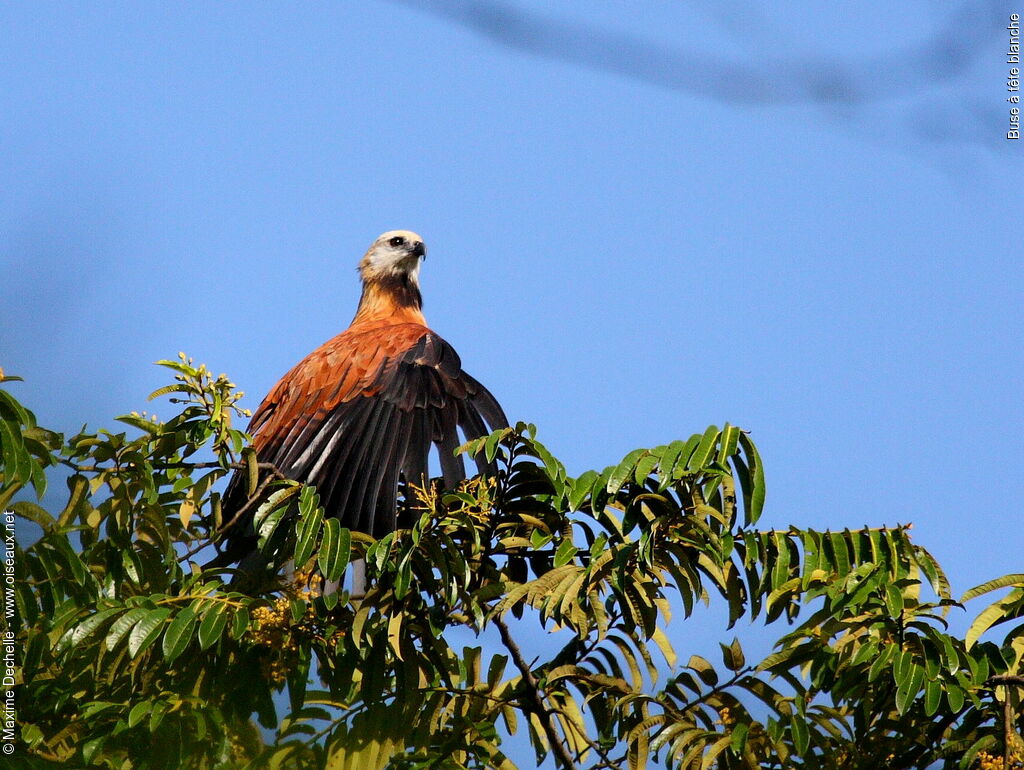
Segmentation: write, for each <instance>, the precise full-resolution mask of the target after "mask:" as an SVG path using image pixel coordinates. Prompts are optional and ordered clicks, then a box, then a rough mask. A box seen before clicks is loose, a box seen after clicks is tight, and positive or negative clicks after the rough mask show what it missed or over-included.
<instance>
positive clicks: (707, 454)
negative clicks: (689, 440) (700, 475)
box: [686, 425, 719, 471]
mask: <svg viewBox="0 0 1024 770" xmlns="http://www.w3.org/2000/svg"><path fill="white" fill-rule="evenodd" d="M718 435H719V431H718V426H717V425H709V426H708V427H707V429H706V430H705V431H704V435H703V436H701V438H700V443H699V444H697V448H696V449H694V450H693V454H692V455H690V459H689V461H687V463H686V468H687V470H690V471H698V470H701V469H703V468H705V467H707V464H708V460H709V459H710V458H711V453H712V452H713V451H714V449H715V443H716V441H717V440H718Z"/></svg>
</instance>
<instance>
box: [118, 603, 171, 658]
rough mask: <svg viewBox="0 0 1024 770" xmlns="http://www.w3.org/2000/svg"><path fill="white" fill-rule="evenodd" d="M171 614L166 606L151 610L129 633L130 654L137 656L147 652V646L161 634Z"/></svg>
mask: <svg viewBox="0 0 1024 770" xmlns="http://www.w3.org/2000/svg"><path fill="white" fill-rule="evenodd" d="M170 614H171V611H170V610H169V609H167V608H166V607H161V608H159V609H155V610H149V611H148V612H147V613H146V615H145V616H144V617H143V618H142V619H141V620H139V622H138V623H136V624H135V627H134V628H132V631H131V633H130V634H129V635H128V655H129V656H131V657H132V658H136V657H138V656H139V654H140V653H142V652H145V651H146V648H148V647H149V645H151V644H152V643H153V642H155V641H156V638H157V637H158V636H160V632H161V631H162V630H163V627H164V621H165V620H167V618H168V616H169V615H170Z"/></svg>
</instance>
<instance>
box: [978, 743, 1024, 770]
mask: <svg viewBox="0 0 1024 770" xmlns="http://www.w3.org/2000/svg"><path fill="white" fill-rule="evenodd" d="M1007 759H1009V762H1006V761H1005V760H1004V758H1003V757H1002V756H1001V755H999V754H989V753H988V752H987V751H979V752H978V765H977V768H978V770H1003V769H1004V768H1006V767H1009V768H1011V770H1024V747H1022V746H1021V745H1020V742H1019V740H1018V741H1017V745H1016V746H1014V747H1013V748H1011V749H1010V756H1009V757H1007Z"/></svg>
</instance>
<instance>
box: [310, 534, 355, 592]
mask: <svg viewBox="0 0 1024 770" xmlns="http://www.w3.org/2000/svg"><path fill="white" fill-rule="evenodd" d="M351 553H352V533H351V532H349V531H348V530H347V529H342V527H341V522H340V521H338V520H337V519H334V518H331V519H328V520H327V521H326V522H325V523H324V537H323V541H322V542H321V543H320V553H319V554H318V555H317V564H319V565H320V571H321V572H322V573H323V576H324V579H325V580H328V581H331V582H334V581H337V580H341V576H342V575H344V574H345V570H346V569H348V562H349V558H350V557H351Z"/></svg>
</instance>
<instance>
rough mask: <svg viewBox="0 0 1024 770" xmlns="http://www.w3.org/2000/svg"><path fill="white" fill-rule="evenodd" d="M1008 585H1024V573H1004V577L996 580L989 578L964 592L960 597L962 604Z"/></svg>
mask: <svg viewBox="0 0 1024 770" xmlns="http://www.w3.org/2000/svg"><path fill="white" fill-rule="evenodd" d="M1007 586H1024V574H1022V573H1019V572H1018V573H1014V574H1012V575H1003V576H1002V577H997V578H995V579H994V580H989V581H988V582H986V583H982V584H981V585H978V586H975V587H974V588H972V589H970V590H969V591H967V592H965V593H964V595H963V596H962V597H961V598H960V602H961V604H962V603H964V602H969V601H970V600H971V599H976V598H977V597H979V596H982V595H984V594H987V593H990V592H992V591H996V590H998V589H1000V588H1006V587H1007Z"/></svg>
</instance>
